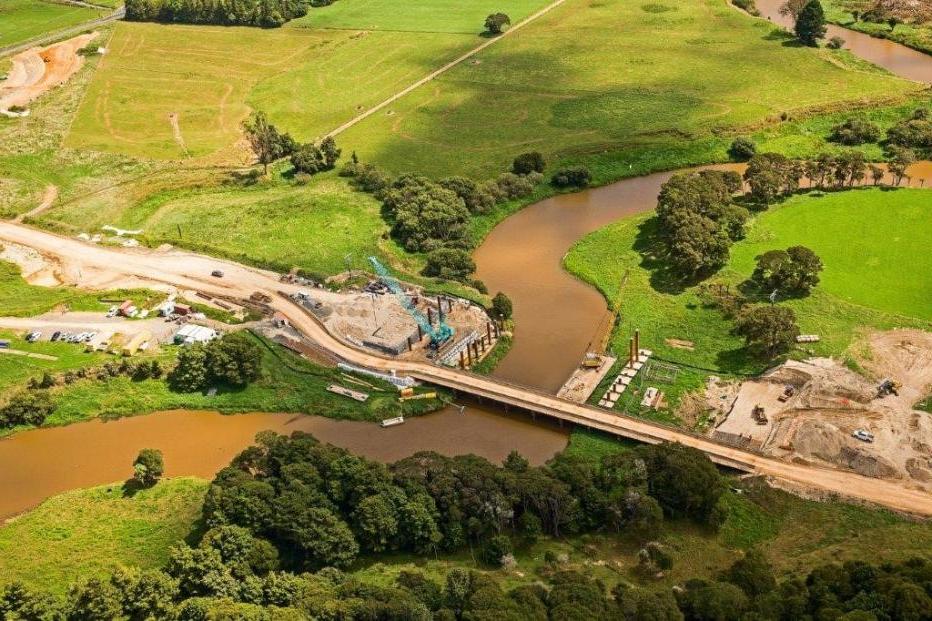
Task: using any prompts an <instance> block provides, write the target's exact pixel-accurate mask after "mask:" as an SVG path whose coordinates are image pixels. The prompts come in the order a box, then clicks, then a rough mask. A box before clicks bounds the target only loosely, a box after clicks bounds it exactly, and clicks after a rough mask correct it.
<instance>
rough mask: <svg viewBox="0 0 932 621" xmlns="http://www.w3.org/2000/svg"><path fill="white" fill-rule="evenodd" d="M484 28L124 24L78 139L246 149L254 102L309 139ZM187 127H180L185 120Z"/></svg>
mask: <svg viewBox="0 0 932 621" xmlns="http://www.w3.org/2000/svg"><path fill="white" fill-rule="evenodd" d="M477 40H478V39H477V38H476V37H474V36H466V35H457V34H435V33H397V32H353V31H338V30H326V31H325V30H309V29H304V28H280V29H274V30H265V29H260V28H225V27H219V26H180V25H163V24H143V23H128V22H127V23H122V22H121V23H120V24H118V25H117V26H116V28H115V31H114V35H113V38H112V40H111V41H110V44H109V48H110V51H109V53H108V54H107V55H106V57H105V58H104V59H103V61H102V62H101V63H100V65H99V67H98V70H97V73H96V75H95V77H94V80H93V81H92V83H91V85H90V87H89V89H88V91H87V94H86V96H85V99H84V101H83V103H82V105H81V108H80V109H79V111H78V113H77V115H76V117H75V120H74V123H73V125H72V127H71V131H70V133H69V134H68V137H67V139H66V141H65V144H66V146H69V147H75V148H82V149H92V150H100V151H108V152H115V153H122V154H127V155H132V156H136V157H148V158H156V159H173V160H181V159H185V158H188V157H194V158H203V157H207V156H213V158H212V159H213V160H215V161H222V162H231V161H233V162H236V161H239V160H243V159H244V158H246V156H247V154H246V153H245V150H244V148H243V146H242V145H238V146H234V145H235V144H236V143H237V140H238V139H239V137H240V123H241V121H242V120H243V119H244V118H246V116H247V115H248V114H249V111H250V110H253V109H258V110H263V111H265V112H266V113H268V114H269V115H270V117H271V118H272V120H273V122H275V123H278V124H279V125H280V126H282V127H283V128H284V129H286V130H288V131H290V132H292V133H293V134H294V135H295V137H296V138H299V139H301V140H309V139H313V138H315V137H318V136H321V135H323V134H325V133H326V132H328V131H330V130H331V129H333V128H334V127H336V126H338V125H339V124H341V123H343V122H344V121H347V120H349V119H350V118H352V117H353V116H355V115H356V114H358V113H359V111H361V110H364V109H366V108H368V107H370V106H372V105H374V104H375V103H377V102H379V101H381V100H382V99H384V98H385V97H388V96H389V95H391V94H393V93H394V92H396V91H398V90H400V89H402V88H404V87H405V86H407V85H408V84H410V83H411V82H414V81H415V80H416V79H418V78H420V77H422V76H423V75H424V74H426V73H428V72H430V71H431V70H432V69H434V68H435V67H437V66H439V65H441V64H442V63H443V62H445V60H448V59H450V58H453V57H454V56H455V55H456V54H458V53H461V52H462V51H464V50H465V49H467V48H468V47H470V46H471V45H472V44H473V42H474V41H477ZM176 128H177V130H176Z"/></svg>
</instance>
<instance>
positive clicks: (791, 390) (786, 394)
mask: <svg viewBox="0 0 932 621" xmlns="http://www.w3.org/2000/svg"><path fill="white" fill-rule="evenodd" d="M795 394H796V388H795V387H794V386H791V385H789V384H787V385H786V386H784V387H783V392H782V393H781V394H780V396H779V397H777V401H779V402H780V403H786V402H787V401H789V400H790V397H792V396H793V395H795Z"/></svg>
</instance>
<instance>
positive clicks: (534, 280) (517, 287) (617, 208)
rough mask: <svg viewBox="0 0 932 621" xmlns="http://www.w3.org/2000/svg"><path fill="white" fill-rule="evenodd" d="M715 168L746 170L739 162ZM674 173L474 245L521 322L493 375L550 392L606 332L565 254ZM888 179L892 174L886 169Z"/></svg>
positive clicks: (649, 202) (622, 184)
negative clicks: (565, 264) (564, 264)
mask: <svg viewBox="0 0 932 621" xmlns="http://www.w3.org/2000/svg"><path fill="white" fill-rule="evenodd" d="M929 62H930V63H932V57H930V58H929ZM712 168H717V169H720V170H721V169H727V170H735V171H738V172H743V170H744V166H743V165H741V164H731V165H729V164H725V165H721V166H714V167H712ZM673 174H674V173H672V172H668V173H657V174H653V175H648V176H646V177H636V178H633V179H625V180H623V181H619V182H617V183H613V184H611V185H607V186H603V187H600V188H594V189H591V190H586V191H583V192H578V193H576V194H564V195H560V196H555V197H553V198H550V199H547V200H544V201H541V202H539V203H535V204H534V205H530V206H528V207H526V208H525V209H523V210H522V211H520V212H518V213H516V214H515V215H513V216H511V217H509V218H508V219H507V220H505V221H504V222H502V223H501V224H499V225H498V226H497V227H496V228H495V229H493V231H492V233H491V234H490V235H489V236H488V237H487V238H486V240H485V242H484V243H483V244H482V246H480V247H479V249H478V250H477V251H476V253H475V260H476V266H477V276H478V278H479V279H481V280H482V281H484V282H485V283H486V285H487V286H488V287H489V291H490V292H496V291H504V292H505V293H507V294H508V295H509V297H511V300H512V303H513V304H514V317H515V324H516V327H515V340H514V345H513V347H512V349H511V351H510V352H509V353H508V355H507V356H505V358H504V359H503V360H502V362H501V363H500V364H499V366H498V368H497V369H496V370H495V376H497V377H501V378H502V379H505V380H509V381H513V382H517V383H520V384H526V385H529V386H535V387H538V388H541V389H544V390H548V391H551V392H556V390H557V389H558V388H559V387H560V386H561V385H562V384H563V382H565V381H566V379H567V378H568V377H569V375H570V373H572V371H573V369H574V368H575V367H576V366H577V365H578V364H579V362H580V361H581V360H582V358H583V355H584V354H585V352H586V351H587V349H588V348H589V346H590V344H591V343H595V344H597V343H598V342H599V340H600V339H601V337H602V334H603V333H604V328H605V327H607V325H606V324H607V322H605V321H603V320H604V318H605V316H606V313H607V308H606V304H605V299H604V298H603V297H602V295H601V294H600V293H599V292H598V291H596V290H595V289H593V288H592V287H590V286H589V285H587V284H585V283H583V282H581V281H579V280H577V279H576V278H574V277H573V276H571V275H570V274H568V273H567V272H565V271H564V270H563V268H562V259H563V257H564V256H565V255H566V253H567V251H568V250H569V249H570V247H571V246H572V245H573V243H575V242H576V241H577V240H579V239H580V238H582V237H584V236H585V235H587V234H588V233H591V232H592V231H594V230H596V229H599V228H601V227H603V226H605V225H606V224H609V223H611V222H613V221H615V220H618V219H619V218H623V217H625V216H630V215H633V214H636V213H641V212H644V211H649V210H651V209H653V208H654V207H655V206H656V203H657V194H658V193H659V191H660V186H661V185H662V184H663V183H664V182H665V181H666V180H667V179H669V178H670V177H671V176H672V175H673ZM908 174H909V176H910V180H909V183H907V182H906V181H904V182H903V183H902V185H903V186H904V187H905V186H906V185H910V186H912V187H920V186H925V185H927V184H928V185H932V162H928V161H923V162H916V163H915V164H913V165H912V166H911V167H910V168H909V170H908ZM885 183H888V184H889V183H892V179H890V178H889V176H888V178H887V179H886V180H885ZM804 184H805V183H804ZM600 328H602V329H600Z"/></svg>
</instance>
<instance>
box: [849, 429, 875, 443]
mask: <svg viewBox="0 0 932 621" xmlns="http://www.w3.org/2000/svg"><path fill="white" fill-rule="evenodd" d="M851 435H852V437H854V438H857V439H858V440H860V441H861V442H873V441H874V434H872V433H871V432H869V431H867V430H865V429H855V430H854V431H853V432H852V433H851Z"/></svg>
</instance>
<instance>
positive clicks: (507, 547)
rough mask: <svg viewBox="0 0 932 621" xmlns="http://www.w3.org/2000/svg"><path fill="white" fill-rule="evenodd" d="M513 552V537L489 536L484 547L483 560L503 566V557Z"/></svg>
mask: <svg viewBox="0 0 932 621" xmlns="http://www.w3.org/2000/svg"><path fill="white" fill-rule="evenodd" d="M511 553H512V546H511V539H510V538H509V537H508V536H506V535H496V536H494V537H491V538H489V540H488V541H486V542H485V545H484V546H483V547H482V557H483V560H484V561H485V562H486V563H488V564H489V565H495V566H496V567H501V566H502V561H503V559H504V558H505V557H506V556H508V555H510V554H511Z"/></svg>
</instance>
